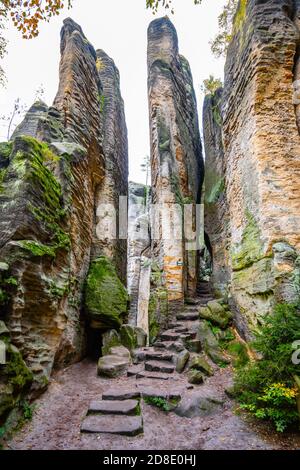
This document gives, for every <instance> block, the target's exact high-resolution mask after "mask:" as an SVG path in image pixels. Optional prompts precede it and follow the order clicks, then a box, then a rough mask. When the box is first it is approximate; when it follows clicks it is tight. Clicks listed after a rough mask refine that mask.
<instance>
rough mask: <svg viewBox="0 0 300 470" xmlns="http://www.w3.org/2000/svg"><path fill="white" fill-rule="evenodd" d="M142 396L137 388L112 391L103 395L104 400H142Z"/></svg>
mask: <svg viewBox="0 0 300 470" xmlns="http://www.w3.org/2000/svg"><path fill="white" fill-rule="evenodd" d="M140 396H141V394H140V392H139V390H137V388H135V386H134V387H132V389H125V388H124V389H119V390H115V389H111V390H107V391H106V392H104V393H103V394H102V400H133V399H138V398H140Z"/></svg>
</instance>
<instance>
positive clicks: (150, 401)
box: [144, 397, 170, 411]
mask: <svg viewBox="0 0 300 470" xmlns="http://www.w3.org/2000/svg"><path fill="white" fill-rule="evenodd" d="M144 402H145V403H147V405H152V406H156V407H157V408H160V409H162V410H163V411H170V405H169V403H168V402H167V400H166V399H165V398H161V397H144Z"/></svg>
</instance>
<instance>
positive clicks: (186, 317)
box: [176, 312, 199, 321]
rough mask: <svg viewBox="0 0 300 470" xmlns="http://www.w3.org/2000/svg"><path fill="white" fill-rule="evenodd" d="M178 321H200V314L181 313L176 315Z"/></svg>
mask: <svg viewBox="0 0 300 470" xmlns="http://www.w3.org/2000/svg"><path fill="white" fill-rule="evenodd" d="M176 318H177V320H181V321H190V320H191V321H193V320H198V319H199V313H198V312H181V313H178V314H177V315H176Z"/></svg>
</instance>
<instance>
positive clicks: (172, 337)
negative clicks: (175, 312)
mask: <svg viewBox="0 0 300 470" xmlns="http://www.w3.org/2000/svg"><path fill="white" fill-rule="evenodd" d="M179 337H180V333H176V332H175V331H173V330H171V331H164V332H163V333H162V334H161V335H160V338H161V339H162V340H163V341H176V340H177V339H179Z"/></svg>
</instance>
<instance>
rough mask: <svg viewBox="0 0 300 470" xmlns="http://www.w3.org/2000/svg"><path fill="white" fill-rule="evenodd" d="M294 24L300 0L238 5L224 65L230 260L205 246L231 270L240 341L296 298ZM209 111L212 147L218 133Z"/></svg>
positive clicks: (299, 143)
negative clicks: (276, 308)
mask: <svg viewBox="0 0 300 470" xmlns="http://www.w3.org/2000/svg"><path fill="white" fill-rule="evenodd" d="M298 18H299V1H296V2H293V1H291V0H285V1H282V0H272V1H270V2H264V3H262V2H260V1H258V0H248V1H247V2H245V1H241V2H240V3H239V6H238V11H237V13H236V16H235V20H234V36H233V40H232V42H231V44H230V46H229V50H228V55H227V61H226V67H225V84H224V92H223V97H222V120H223V126H222V133H223V146H224V156H223V152H222V149H217V148H216V150H214V151H215V156H214V158H215V162H214V165H213V167H214V168H216V167H217V164H218V161H220V162H221V161H222V160H223V162H224V166H223V176H222V177H223V178H224V195H223V196H222V200H223V201H225V200H226V204H227V205H228V215H229V227H228V236H229V244H228V249H227V255H226V256H224V246H223V244H220V243H219V241H218V240H214V239H213V238H212V240H211V241H212V244H214V245H215V246H214V247H213V252H214V256H215V259H216V260H217V263H219V260H221V259H222V257H223V259H224V265H223V269H224V272H227V271H228V272H229V275H230V279H229V288H230V297H231V304H232V306H233V307H234V308H235V310H236V314H237V317H236V320H237V322H238V325H239V327H240V330H241V331H242V332H244V334H245V335H246V336H247V335H248V334H249V327H250V330H251V328H252V327H253V326H254V325H256V323H257V322H260V321H261V319H262V318H263V317H264V316H265V315H266V314H268V313H269V312H270V311H271V309H272V307H273V306H274V304H275V303H278V302H293V301H295V299H296V298H297V296H298V295H299V248H300V235H299V234H300V231H299V227H300V212H299V209H300V185H299V176H300V138H299V128H298V127H297V118H296V117H297V115H298V105H297V99H295V98H297V96H293V82H294V80H295V79H298V78H299V77H298V70H299V67H298V66H299V57H298V56H299V50H298V45H299V19H298ZM295 90H296V93H295V95H296V94H297V84H296V85H295ZM209 113H211V110H210V112H209V111H206V112H205V122H206V124H205V127H206V142H207V144H206V145H207V148H208V149H210V148H211V142H212V141H213V139H214V135H215V134H216V126H214V128H213V129H212V130H209V126H210V124H209ZM213 167H212V168H213ZM220 176H221V175H220V173H218V178H219V177H220ZM220 186H221V183H220ZM218 204H219V207H218V210H220V209H221V204H222V202H220V203H218ZM208 220H210V219H208V218H207V223H208ZM206 229H207V230H210V229H209V227H206ZM213 230H214V229H213ZM225 250H226V248H225ZM217 288H218V285H217Z"/></svg>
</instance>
